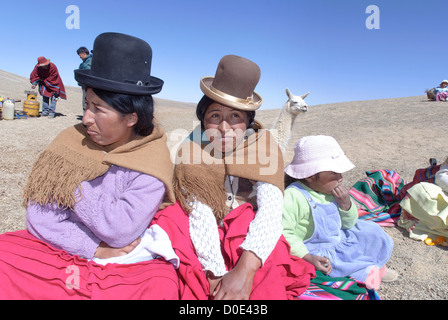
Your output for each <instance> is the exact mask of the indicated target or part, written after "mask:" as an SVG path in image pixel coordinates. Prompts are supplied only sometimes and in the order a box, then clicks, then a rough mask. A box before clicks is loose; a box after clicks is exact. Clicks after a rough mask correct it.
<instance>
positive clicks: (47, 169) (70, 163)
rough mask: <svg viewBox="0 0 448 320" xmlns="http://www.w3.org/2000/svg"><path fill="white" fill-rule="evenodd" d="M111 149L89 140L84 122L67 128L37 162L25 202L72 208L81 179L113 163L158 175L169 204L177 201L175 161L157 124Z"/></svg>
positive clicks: (94, 175)
mask: <svg viewBox="0 0 448 320" xmlns="http://www.w3.org/2000/svg"><path fill="white" fill-rule="evenodd" d="M108 151H109V150H107V147H102V146H99V145H98V144H96V143H95V142H93V141H92V140H91V139H90V137H89V135H88V134H87V132H86V129H85V128H84V126H83V125H82V124H78V125H75V126H73V127H70V128H68V129H66V130H64V131H63V132H61V133H60V134H59V135H58V136H57V137H56V139H55V140H54V141H53V142H52V143H51V144H50V145H49V146H48V147H47V149H46V150H44V151H43V152H42V153H41V154H40V155H39V157H38V159H37V160H36V162H35V163H34V165H33V168H32V170H31V174H30V176H29V178H28V181H27V184H26V186H25V190H24V205H25V206H27V204H28V202H30V203H39V204H41V205H45V204H56V205H58V206H59V207H62V208H69V209H73V207H74V205H75V203H76V201H77V200H79V199H77V195H76V194H75V191H76V189H77V188H78V187H79V186H80V184H81V182H83V181H90V180H92V179H95V178H97V177H99V176H101V175H103V174H105V173H106V172H107V171H108V170H109V168H110V166H111V165H116V166H120V167H124V168H128V169H131V170H135V171H138V172H142V173H145V174H148V175H151V176H154V177H156V178H158V179H159V180H161V181H162V182H163V183H164V184H165V186H166V198H167V199H166V200H165V201H166V203H174V201H175V199H174V193H173V188H172V177H173V164H172V162H171V159H170V153H169V150H168V147H167V145H166V135H165V133H164V131H163V129H162V128H161V127H160V126H159V125H158V124H157V123H155V126H154V130H153V132H152V133H151V134H150V135H149V136H146V137H137V138H136V139H134V140H132V141H130V142H128V143H126V144H125V145H122V146H120V147H118V148H116V149H114V150H111V151H110V152H108ZM80 191H81V193H82V190H80ZM81 196H82V194H81ZM78 197H79V195H78Z"/></svg>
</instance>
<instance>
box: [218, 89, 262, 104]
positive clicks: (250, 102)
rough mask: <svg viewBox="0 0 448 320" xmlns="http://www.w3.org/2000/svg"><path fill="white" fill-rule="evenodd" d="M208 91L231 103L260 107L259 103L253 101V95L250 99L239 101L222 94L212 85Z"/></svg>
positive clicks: (236, 98) (239, 99)
mask: <svg viewBox="0 0 448 320" xmlns="http://www.w3.org/2000/svg"><path fill="white" fill-rule="evenodd" d="M210 90H211V91H213V92H214V93H216V94H217V95H220V96H221V97H222V98H224V99H226V100H228V101H231V102H236V103H241V104H247V105H261V101H257V102H255V101H254V98H253V95H252V96H251V97H247V98H246V99H241V98H238V97H234V96H232V95H230V94H227V93H225V92H222V91H221V90H218V89H216V88H215V87H213V85H211V86H210Z"/></svg>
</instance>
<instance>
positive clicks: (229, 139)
mask: <svg viewBox="0 0 448 320" xmlns="http://www.w3.org/2000/svg"><path fill="white" fill-rule="evenodd" d="M248 125H249V118H248V116H247V113H246V112H245V111H240V110H237V109H233V108H230V107H226V106H224V105H222V104H219V103H217V102H213V103H212V104H211V105H210V106H209V107H208V108H207V111H206V112H205V115H204V128H205V133H206V135H207V138H208V139H209V140H210V142H211V143H212V145H213V147H214V148H215V149H217V150H219V151H221V152H224V153H226V152H230V151H233V150H234V149H235V148H236V147H237V146H238V145H239V144H240V143H241V142H242V141H243V140H244V135H245V133H246V129H247V127H248Z"/></svg>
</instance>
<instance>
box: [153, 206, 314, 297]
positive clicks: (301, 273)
mask: <svg viewBox="0 0 448 320" xmlns="http://www.w3.org/2000/svg"><path fill="white" fill-rule="evenodd" d="M254 217H255V212H254V210H253V209H252V206H251V205H250V204H245V205H241V206H239V207H238V208H236V209H235V210H233V211H231V212H230V213H229V214H228V215H227V216H226V217H225V219H224V221H223V222H224V226H223V227H219V233H220V238H221V244H222V253H223V256H224V261H225V263H226V267H227V270H231V269H232V268H233V267H234V266H235V265H236V263H237V262H238V259H239V257H240V256H241V254H242V253H243V251H242V249H241V248H240V245H241V244H242V243H243V241H244V239H245V238H246V234H247V232H248V230H249V224H250V222H251V221H252V220H253V219H254ZM152 224H158V225H159V226H160V227H162V229H164V230H165V231H166V232H167V233H168V235H169V237H170V240H171V243H172V246H173V248H174V251H175V253H176V254H177V255H178V256H179V258H180V267H179V269H178V276H179V288H180V298H181V299H183V300H196V299H198V300H205V299H209V284H208V281H207V278H206V276H205V274H204V271H203V270H202V266H201V263H200V262H199V260H198V258H197V255H196V252H195V249H194V246H193V243H192V241H191V239H190V233H189V220H188V215H187V214H186V213H185V212H184V211H183V209H182V208H181V207H180V205H179V204H178V203H176V204H175V205H172V206H169V207H167V208H165V209H164V210H161V211H159V212H158V213H157V214H156V216H155V217H154V219H153V221H152ZM315 276H316V274H315V269H314V267H313V266H312V265H311V264H309V263H308V262H306V261H305V260H302V259H300V258H298V257H295V256H292V255H291V254H290V246H289V244H288V243H287V242H286V240H285V238H284V237H283V236H281V238H280V239H279V241H278V242H277V245H276V247H275V249H274V250H273V252H272V253H271V255H270V256H269V258H268V259H267V260H266V261H265V263H264V265H263V267H261V268H260V269H259V270H258V271H257V273H256V275H255V278H254V281H253V287H252V292H251V295H250V299H251V300H286V299H295V298H297V297H298V296H299V295H300V294H302V293H303V292H304V291H305V290H306V289H307V288H308V287H309V285H310V281H311V279H312V278H314V277H315Z"/></svg>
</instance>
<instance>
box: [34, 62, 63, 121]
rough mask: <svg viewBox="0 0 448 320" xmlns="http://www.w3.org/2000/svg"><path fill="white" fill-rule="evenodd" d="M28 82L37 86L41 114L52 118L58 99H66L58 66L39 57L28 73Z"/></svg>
mask: <svg viewBox="0 0 448 320" xmlns="http://www.w3.org/2000/svg"><path fill="white" fill-rule="evenodd" d="M30 82H31V85H32V86H31V87H32V88H33V89H34V88H36V86H39V93H40V94H41V96H42V113H41V116H42V117H46V116H48V117H50V118H54V117H55V112H56V102H57V101H58V99H59V98H61V99H64V100H66V99H67V94H66V92H65V87H64V83H63V82H62V79H61V76H60V75H59V71H58V68H57V67H56V65H55V64H54V63H53V62H50V59H47V58H45V57H39V58H37V64H36V65H35V66H34V69H33V71H32V72H31V74H30Z"/></svg>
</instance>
